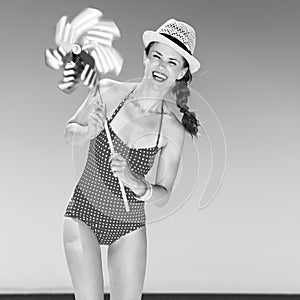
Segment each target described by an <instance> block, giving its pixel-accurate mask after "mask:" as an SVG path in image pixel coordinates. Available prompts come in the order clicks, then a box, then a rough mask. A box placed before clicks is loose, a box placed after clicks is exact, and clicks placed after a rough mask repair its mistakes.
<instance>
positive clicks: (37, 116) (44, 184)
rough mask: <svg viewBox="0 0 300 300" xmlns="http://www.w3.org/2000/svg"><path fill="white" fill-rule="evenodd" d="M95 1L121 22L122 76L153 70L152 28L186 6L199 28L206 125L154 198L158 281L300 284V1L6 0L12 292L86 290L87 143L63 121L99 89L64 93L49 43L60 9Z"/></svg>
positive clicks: (197, 285) (6, 200)
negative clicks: (73, 199)
mask: <svg viewBox="0 0 300 300" xmlns="http://www.w3.org/2000/svg"><path fill="white" fill-rule="evenodd" d="M88 6H90V7H95V8H98V9H100V10H101V11H103V12H104V16H105V17H106V18H109V19H113V20H114V21H115V22H116V24H117V25H118V26H119V28H120V30H121V34H122V36H121V38H120V39H119V40H118V41H116V42H115V47H116V48H117V49H118V50H119V51H120V53H121V54H122V56H123V57H124V59H125V63H124V67H123V70H122V72H121V74H120V75H119V77H118V78H115V77H114V76H113V75H112V76H110V77H111V78H113V79H117V80H120V81H126V80H132V79H134V78H138V77H141V76H142V75H143V63H142V58H143V44H142V39H141V36H142V33H143V32H144V31H145V30H147V29H153V30H155V29H156V28H158V27H159V26H160V25H161V24H162V23H164V22H165V21H166V20H167V19H169V18H175V19H178V20H182V21H185V22H188V23H189V24H191V25H192V26H193V27H194V28H195V29H196V32H197V47H196V50H195V53H194V54H195V56H196V57H197V58H198V59H199V60H200V62H201V65H202V67H201V70H200V71H199V72H198V73H196V74H195V75H194V79H193V82H192V85H191V87H192V89H193V93H192V96H193V97H192V98H193V99H191V105H193V107H194V108H195V109H196V110H197V111H198V113H199V115H198V116H199V118H200V119H201V120H204V121H205V124H204V129H205V132H203V135H202V137H201V138H200V139H198V140H197V141H196V142H194V143H192V142H191V140H190V138H189V136H187V137H186V145H185V149H184V153H183V156H182V163H181V167H180V170H179V173H178V178H177V183H176V187H175V190H174V194H173V197H172V198H171V200H170V204H168V206H167V207H165V208H163V209H161V210H159V209H158V208H155V207H147V212H148V216H149V224H148V226H147V230H148V264H147V265H148V268H147V274H146V281H145V289H144V291H145V292H197V293H202V292H203V293H204V292H213V293H217V292H218V293H226V292H245V293H251V292H262V293H265V292H266V293H267V292H273V293H300V283H299V278H300V257H299V253H300V241H299V238H298V237H299V230H300V221H299V211H300V204H299V199H300V197H299V196H300V192H299V170H300V159H299V153H300V139H299V129H300V118H299V113H300V101H299V100H300V97H299V96H300V92H299V79H300V77H299V69H300V60H299V53H300V39H299V30H300V18H299V15H300V2H299V1H291V0H287V1H277V0H259V1H258V0H252V1H245V0H239V1H238V0H223V1H221V0H218V1H217V0H209V1H208V0H207V1H202V0H199V1H194V0H185V1H178V0H172V1H171V0H162V1H157V2H156V1H144V0H143V1H141V0H130V1H129V0H124V1H116V0H102V1H96V0H86V1H77V0H51V1H46V0H18V1H17V0H10V1H1V3H0V37H1V50H0V51H1V57H2V60H1V67H2V71H1V73H0V76H1V89H0V97H1V101H0V111H1V118H0V126H1V156H0V160H1V172H0V176H1V177H0V179H1V183H2V185H1V201H0V211H1V218H0V228H1V241H2V242H1V248H0V292H72V287H71V281H70V277H69V273H68V269H67V265H66V261H65V257H64V252H63V243H62V222H63V213H64V210H65V207H66V205H67V203H68V201H69V199H70V196H71V194H72V192H73V189H74V187H75V184H76V182H77V179H78V176H80V172H81V170H82V168H83V164H84V158H85V154H86V151H87V147H86V146H83V147H76V148H73V149H72V147H71V146H70V145H68V144H67V143H66V142H65V140H64V138H63V132H64V127H65V124H66V122H67V120H68V119H69V118H70V117H71V116H72V115H73V114H74V112H75V111H76V109H77V108H78V107H79V106H80V104H81V103H82V102H83V100H84V98H85V96H86V94H87V90H86V89H85V88H84V87H82V88H80V89H79V90H77V91H76V92H75V93H73V94H72V95H70V96H66V95H65V94H64V93H62V92H61V91H60V90H59V89H58V88H57V83H58V81H59V80H60V79H61V74H60V72H57V71H54V70H51V69H49V68H47V67H46V66H45V64H44V50H45V49H46V48H49V47H54V46H55V44H54V26H55V24H56V23H57V21H58V20H59V18H60V17H61V16H63V15H68V16H69V17H70V18H72V17H73V16H75V15H76V14H77V13H78V12H79V11H81V10H82V9H83V8H84V7H88ZM225 164H226V170H225V175H224V178H223V177H222V175H223V171H224V165H225ZM211 166H212V176H211V178H210V180H209V184H208V186H207V189H206V190H205V185H206V183H207V180H208V178H209V177H208V176H209V170H210V167H211ZM74 171H75V172H74ZM220 183H222V184H221V186H219V185H220ZM216 192H217V193H216ZM215 193H216V194H215ZM202 196H203V197H202ZM200 200H201V201H203V202H202V204H203V205H202V207H203V206H205V207H204V208H202V209H199V201H200ZM102 251H103V254H104V255H103V258H104V274H105V284H106V290H107V291H108V283H107V272H106V268H105V267H106V262H105V253H106V248H103V249H102Z"/></svg>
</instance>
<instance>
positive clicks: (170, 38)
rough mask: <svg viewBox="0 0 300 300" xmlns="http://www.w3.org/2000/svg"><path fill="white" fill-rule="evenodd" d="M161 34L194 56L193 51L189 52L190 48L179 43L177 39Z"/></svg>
mask: <svg viewBox="0 0 300 300" xmlns="http://www.w3.org/2000/svg"><path fill="white" fill-rule="evenodd" d="M159 34H161V35H163V36H165V37H166V38H168V39H169V40H171V41H172V42H174V43H175V44H177V45H178V46H180V47H181V48H182V49H183V50H185V51H186V52H187V53H189V54H190V55H192V53H191V51H189V50H188V48H187V47H186V45H185V44H184V43H182V42H181V41H179V40H178V39H176V38H175V37H173V36H171V35H169V34H167V33H163V32H160V33H159Z"/></svg>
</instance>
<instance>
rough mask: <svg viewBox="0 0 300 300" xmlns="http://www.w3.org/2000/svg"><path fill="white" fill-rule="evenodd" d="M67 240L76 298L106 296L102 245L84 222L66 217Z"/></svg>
mask: <svg viewBox="0 0 300 300" xmlns="http://www.w3.org/2000/svg"><path fill="white" fill-rule="evenodd" d="M63 241H64V249H65V255H66V260H67V264H68V268H69V272H70V275H71V279H72V283H73V288H74V293H75V296H76V300H83V299H84V300H86V299H89V300H94V299H95V300H96V299H97V300H100V299H103V272H102V259H101V248H100V245H99V243H98V241H97V238H96V236H95V234H94V232H93V231H92V230H91V229H90V228H89V227H88V225H86V224H85V223H84V222H82V221H80V220H77V219H75V218H69V217H66V218H65V219H64V224H63Z"/></svg>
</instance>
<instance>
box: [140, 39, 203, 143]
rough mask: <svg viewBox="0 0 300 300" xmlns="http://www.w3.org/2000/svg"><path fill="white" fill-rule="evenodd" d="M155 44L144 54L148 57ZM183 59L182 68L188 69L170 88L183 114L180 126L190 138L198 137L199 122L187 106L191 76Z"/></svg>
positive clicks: (148, 47) (149, 45)
mask: <svg viewBox="0 0 300 300" xmlns="http://www.w3.org/2000/svg"><path fill="white" fill-rule="evenodd" d="M154 43H155V42H150V43H149V44H148V46H147V47H146V48H145V54H146V55H147V56H148V55H149V52H150V49H151V47H152V45H153V44H154ZM182 58H183V68H188V69H187V71H186V73H185V74H184V76H183V77H182V78H181V79H179V80H176V84H175V86H174V87H173V88H172V93H173V94H174V95H175V96H176V105H177V106H178V108H179V110H180V112H181V113H183V116H182V119H181V124H182V125H183V127H184V128H185V130H186V131H187V132H188V133H190V135H191V137H192V138H193V137H194V136H197V135H198V131H199V130H198V126H200V123H199V121H198V120H197V118H196V114H195V113H194V112H191V111H189V107H188V105H187V102H188V99H189V97H190V89H189V87H188V85H189V84H190V83H191V81H192V79H193V76H192V73H191V71H190V68H189V63H188V62H187V60H186V59H185V58H184V57H182Z"/></svg>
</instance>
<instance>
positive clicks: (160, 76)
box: [152, 71, 168, 82]
mask: <svg viewBox="0 0 300 300" xmlns="http://www.w3.org/2000/svg"><path fill="white" fill-rule="evenodd" d="M152 76H153V78H154V79H155V80H157V81H159V82H163V81H165V80H167V79H168V77H167V76H166V75H165V74H163V73H160V72H157V71H153V72H152Z"/></svg>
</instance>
